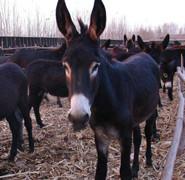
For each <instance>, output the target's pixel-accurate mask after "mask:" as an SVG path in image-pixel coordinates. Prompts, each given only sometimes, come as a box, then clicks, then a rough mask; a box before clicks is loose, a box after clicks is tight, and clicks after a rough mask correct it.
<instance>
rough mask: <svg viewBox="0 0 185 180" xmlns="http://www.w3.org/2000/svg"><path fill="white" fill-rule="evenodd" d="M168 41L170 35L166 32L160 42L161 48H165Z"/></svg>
mask: <svg viewBox="0 0 185 180" xmlns="http://www.w3.org/2000/svg"><path fill="white" fill-rule="evenodd" d="M169 41H170V35H169V34H167V35H166V37H165V38H164V40H163V42H162V48H163V49H166V48H167V46H168V43H169Z"/></svg>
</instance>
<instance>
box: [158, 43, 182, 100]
mask: <svg viewBox="0 0 185 180" xmlns="http://www.w3.org/2000/svg"><path fill="white" fill-rule="evenodd" d="M181 54H182V55H183V57H185V49H181V48H180V47H178V48H169V49H166V50H165V51H163V52H162V54H161V56H160V75H161V79H162V81H163V82H164V85H165V87H166V88H167V89H168V97H169V99H170V100H171V101H172V100H173V78H174V74H175V72H176V70H177V66H180V65H181V64H180V63H181ZM183 65H185V61H184V60H183Z"/></svg>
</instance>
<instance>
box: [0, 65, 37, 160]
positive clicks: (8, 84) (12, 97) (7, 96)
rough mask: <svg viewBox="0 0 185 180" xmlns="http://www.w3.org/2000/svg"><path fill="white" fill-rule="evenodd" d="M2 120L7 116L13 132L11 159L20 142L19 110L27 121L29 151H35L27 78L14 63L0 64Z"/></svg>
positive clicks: (0, 117) (0, 107)
mask: <svg viewBox="0 0 185 180" xmlns="http://www.w3.org/2000/svg"><path fill="white" fill-rule="evenodd" d="M0 87H1V88H0V120H2V119H3V118H6V119H7V121H8V123H9V126H10V129H11V132H12V145H11V150H10V155H9V158H8V159H9V160H10V161H13V160H14V158H15V156H16V154H17V148H18V146H19V142H20V139H19V138H20V134H19V133H21V124H22V123H21V122H19V119H18V118H17V114H16V112H17V110H18V109H19V110H20V111H21V114H22V116H23V118H24V121H25V127H26V129H27V132H28V139H29V151H30V152H33V151H34V142H33V138H32V124H31V118H30V116H29V109H28V96H27V80H26V77H25V74H24V73H23V71H22V69H21V68H20V67H19V66H17V65H16V64H13V63H6V64H2V65H0Z"/></svg>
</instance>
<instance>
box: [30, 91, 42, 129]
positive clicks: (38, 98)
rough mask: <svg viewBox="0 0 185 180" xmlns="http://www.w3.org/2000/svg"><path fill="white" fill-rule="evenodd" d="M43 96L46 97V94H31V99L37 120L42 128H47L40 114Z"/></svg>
mask: <svg viewBox="0 0 185 180" xmlns="http://www.w3.org/2000/svg"><path fill="white" fill-rule="evenodd" d="M43 95H44V92H37V93H31V94H30V97H29V102H30V105H31V106H33V110H34V114H35V118H36V121H37V124H38V125H39V126H40V128H42V127H44V126H45V125H44V124H43V122H42V120H41V117H40V112H39V109H40V104H41V102H42V99H43Z"/></svg>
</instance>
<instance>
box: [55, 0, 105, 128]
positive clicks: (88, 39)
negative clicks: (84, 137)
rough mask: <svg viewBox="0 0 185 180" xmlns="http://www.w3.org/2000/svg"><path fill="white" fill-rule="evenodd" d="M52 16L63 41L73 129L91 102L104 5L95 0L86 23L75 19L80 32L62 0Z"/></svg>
mask: <svg viewBox="0 0 185 180" xmlns="http://www.w3.org/2000/svg"><path fill="white" fill-rule="evenodd" d="M56 19H57V24H58V28H59V30H60V32H61V33H62V34H63V35H64V37H65V39H66V43H67V50H66V52H65V54H64V57H63V65H64V68H65V74H66V80H67V86H68V90H69V100H70V104H71V107H70V110H69V114H68V118H69V120H70V121H71V122H72V124H73V128H74V130H80V129H82V128H84V127H85V126H86V125H87V122H88V120H89V119H90V116H91V105H92V103H93V100H94V98H95V95H96V92H97V89H98V85H99V78H98V74H99V69H100V66H101V59H100V48H99V37H100V35H101V34H102V32H103V31H104V28H105V24H106V12H105V7H104V5H103V3H102V1H101V0H95V2H94V7H93V10H92V13H91V18H90V25H89V27H87V26H85V25H84V24H83V22H82V21H81V20H79V24H80V28H81V32H80V33H79V32H78V31H77V30H76V27H75V25H74V24H73V22H72V19H71V16H70V14H69V11H68V9H67V7H66V4H65V0H58V4H57V8H56Z"/></svg>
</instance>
